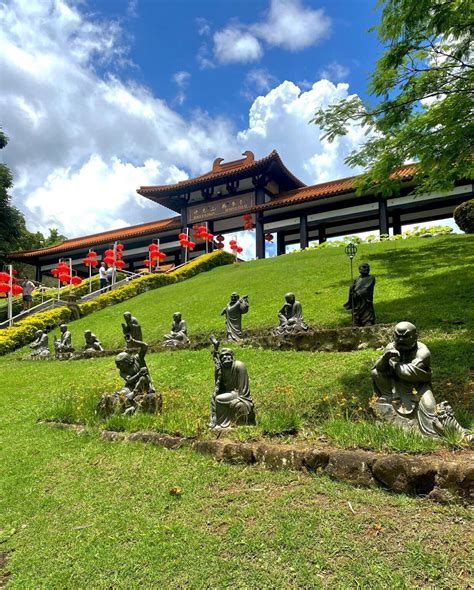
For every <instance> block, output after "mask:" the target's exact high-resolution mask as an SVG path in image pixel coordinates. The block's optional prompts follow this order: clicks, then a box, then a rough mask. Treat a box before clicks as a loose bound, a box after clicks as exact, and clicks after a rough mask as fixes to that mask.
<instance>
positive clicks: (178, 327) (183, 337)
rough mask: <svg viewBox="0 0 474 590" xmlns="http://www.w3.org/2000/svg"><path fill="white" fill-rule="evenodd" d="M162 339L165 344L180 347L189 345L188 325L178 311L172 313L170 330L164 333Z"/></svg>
mask: <svg viewBox="0 0 474 590" xmlns="http://www.w3.org/2000/svg"><path fill="white" fill-rule="evenodd" d="M164 340H165V345H166V346H176V347H180V348H184V347H185V346H189V338H188V326H187V325H186V322H185V321H184V320H183V319H182V316H181V314H180V312H179V311H177V312H175V313H174V314H173V324H172V326H171V332H170V333H169V334H165V336H164Z"/></svg>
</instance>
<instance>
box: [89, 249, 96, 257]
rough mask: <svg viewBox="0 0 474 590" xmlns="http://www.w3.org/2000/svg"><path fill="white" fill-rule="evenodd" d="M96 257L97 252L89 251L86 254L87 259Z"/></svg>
mask: <svg viewBox="0 0 474 590" xmlns="http://www.w3.org/2000/svg"><path fill="white" fill-rule="evenodd" d="M96 256H97V252H94V250H89V252H88V254H87V258H95V257H96Z"/></svg>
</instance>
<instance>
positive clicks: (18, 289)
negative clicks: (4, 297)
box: [12, 285, 23, 295]
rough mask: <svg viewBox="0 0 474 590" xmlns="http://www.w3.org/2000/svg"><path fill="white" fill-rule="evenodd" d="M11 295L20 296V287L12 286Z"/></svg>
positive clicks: (21, 291)
mask: <svg viewBox="0 0 474 590" xmlns="http://www.w3.org/2000/svg"><path fill="white" fill-rule="evenodd" d="M12 293H13V295H21V294H22V293H23V289H22V287H21V286H20V285H13V286H12Z"/></svg>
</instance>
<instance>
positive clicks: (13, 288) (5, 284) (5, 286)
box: [0, 269, 23, 295]
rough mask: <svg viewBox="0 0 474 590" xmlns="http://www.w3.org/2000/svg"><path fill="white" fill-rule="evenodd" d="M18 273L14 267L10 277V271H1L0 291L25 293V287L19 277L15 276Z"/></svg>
mask: <svg viewBox="0 0 474 590" xmlns="http://www.w3.org/2000/svg"><path fill="white" fill-rule="evenodd" d="M16 274H17V272H16V270H13V269H12V277H11V278H10V273H9V272H0V293H10V292H11V293H12V295H21V293H23V287H22V286H21V285H19V284H18V281H17V279H16V278H15V277H14V276H13V275H16ZM10 281H11V285H10Z"/></svg>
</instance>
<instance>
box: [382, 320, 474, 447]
mask: <svg viewBox="0 0 474 590" xmlns="http://www.w3.org/2000/svg"><path fill="white" fill-rule="evenodd" d="M372 379H373V383H374V393H375V396H376V400H375V401H374V402H373V404H372V408H373V410H374V412H375V414H376V415H377V417H379V418H382V419H384V420H387V421H389V422H392V423H393V424H396V425H399V426H402V427H404V428H407V429H410V430H413V429H414V430H418V431H420V432H421V433H422V434H424V435H426V436H430V437H442V436H443V435H444V434H445V433H446V432H447V431H448V430H451V431H452V430H455V431H457V432H458V434H459V436H460V438H468V439H471V437H472V435H471V434H470V433H469V432H468V431H467V430H465V429H464V428H462V427H461V426H460V424H459V423H458V422H457V420H456V418H455V417H454V414H453V411H452V408H451V407H450V406H449V405H448V404H447V403H446V402H442V403H440V404H437V403H436V400H435V398H434V395H433V388H432V385H431V354H430V351H429V350H428V348H427V347H426V346H425V345H424V344H423V343H422V342H419V341H418V336H417V332H416V328H415V326H414V325H413V324H411V323H410V322H400V323H398V324H397V325H396V326H395V331H394V335H393V342H390V344H388V345H387V346H386V347H385V350H384V353H383V354H382V356H381V357H380V358H379V359H378V360H377V361H376V363H375V366H374V368H373V369H372Z"/></svg>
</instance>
